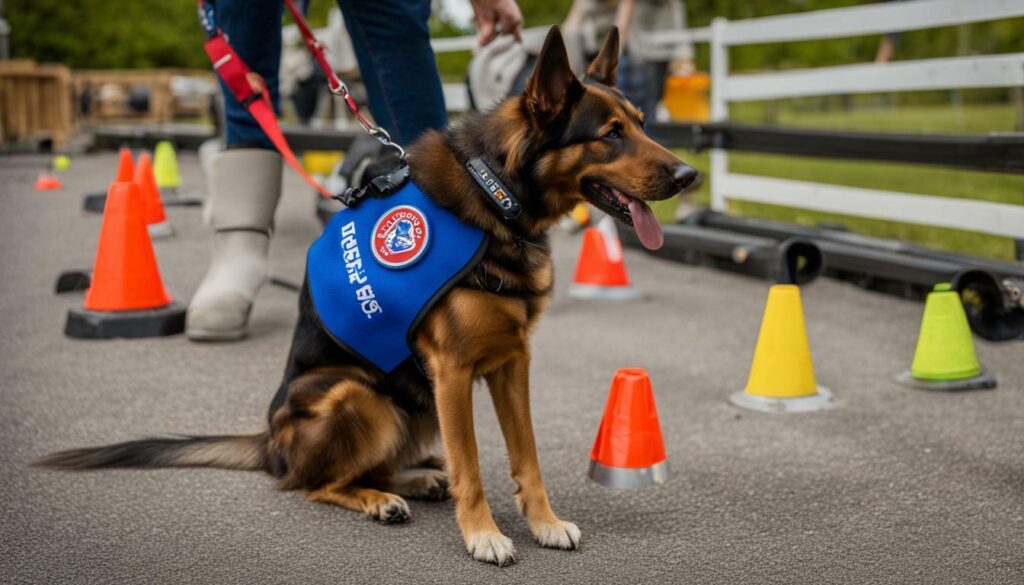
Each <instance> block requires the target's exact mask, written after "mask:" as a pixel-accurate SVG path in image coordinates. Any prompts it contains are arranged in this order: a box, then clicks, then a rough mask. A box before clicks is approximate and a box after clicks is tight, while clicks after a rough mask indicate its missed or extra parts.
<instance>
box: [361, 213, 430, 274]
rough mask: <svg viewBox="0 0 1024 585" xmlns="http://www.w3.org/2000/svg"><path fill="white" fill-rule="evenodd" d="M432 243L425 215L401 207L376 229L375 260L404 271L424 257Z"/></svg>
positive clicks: (386, 217)
mask: <svg viewBox="0 0 1024 585" xmlns="http://www.w3.org/2000/svg"><path fill="white" fill-rule="evenodd" d="M429 244H430V224H429V223H428V222H427V218H426V216H424V215H423V212H422V211H420V210H419V209H416V208H415V207H413V206H411V205H398V206H396V207H392V208H391V209H389V210H387V211H385V212H384V214H383V215H381V216H380V219H378V220H377V224H376V225H374V226H373V257H374V258H376V259H377V262H380V263H381V264H383V265H384V266H387V267H388V268H404V267H405V266H409V265H410V264H414V263H415V262H416V261H417V260H419V259H420V258H421V257H423V253H424V252H426V251H427V246H428V245H429Z"/></svg>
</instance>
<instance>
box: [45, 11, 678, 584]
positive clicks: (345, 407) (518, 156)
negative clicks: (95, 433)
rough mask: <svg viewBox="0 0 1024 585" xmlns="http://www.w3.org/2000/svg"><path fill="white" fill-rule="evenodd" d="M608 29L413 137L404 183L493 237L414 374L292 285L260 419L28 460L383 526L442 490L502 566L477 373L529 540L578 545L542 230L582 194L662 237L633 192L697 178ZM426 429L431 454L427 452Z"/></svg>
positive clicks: (673, 187) (479, 555) (422, 342)
mask: <svg viewBox="0 0 1024 585" xmlns="http://www.w3.org/2000/svg"><path fill="white" fill-rule="evenodd" d="M618 39H619V37H618V31H617V30H615V29H614V28H613V29H612V30H611V32H610V33H609V34H608V37H607V38H606V40H605V43H604V46H603V47H602V49H601V51H600V53H599V55H598V56H597V57H596V59H595V60H594V61H593V63H591V65H590V66H589V68H588V69H587V72H586V76H585V78H584V80H583V81H580V80H579V79H577V77H576V76H575V75H574V74H573V72H572V70H571V69H570V68H569V60H568V57H567V55H566V50H565V45H564V43H563V41H562V36H561V33H560V32H559V30H558V28H557V27H554V28H552V29H551V31H550V32H549V33H548V35H547V39H546V40H545V42H544V46H543V49H542V51H541V53H540V55H539V57H538V61H537V65H536V69H535V70H534V72H533V75H532V77H531V78H530V79H529V81H528V82H527V85H526V87H525V89H524V92H523V94H522V95H520V96H517V97H513V98H509V99H508V100H506V101H504V102H503V103H501V104H499V105H498V106H496V107H495V108H494V109H493V110H491V111H490V112H489V113H485V114H478V115H474V116H471V117H469V118H468V119H466V120H465V121H464V122H463V123H462V124H461V125H459V126H457V127H453V128H449V129H448V130H446V131H445V132H431V133H429V134H426V135H424V136H423V137H422V138H421V139H419V140H418V141H417V142H416V143H414V144H413V145H412V147H411V148H410V149H409V153H408V162H409V165H410V170H411V175H412V178H413V180H414V181H415V182H416V184H417V185H419V187H420V188H421V189H422V190H423V191H424V192H425V193H427V194H429V196H430V197H432V198H433V199H434V200H435V201H437V202H438V203H439V204H440V205H441V206H443V207H445V208H446V209H448V210H450V211H452V212H453V213H454V214H455V215H457V216H458V217H459V218H460V219H461V220H462V221H464V222H467V223H469V224H473V225H476V226H479V227H480V228H482V229H483V230H484V231H485V232H486V233H487V234H488V235H489V236H490V237H489V243H488V244H487V247H486V250H485V252H484V256H483V259H482V261H481V262H480V263H479V265H478V266H477V268H476V269H474V270H473V271H471V272H469V273H468V275H467V276H466V277H465V278H464V279H462V280H461V281H460V282H459V283H458V284H457V285H456V286H454V287H453V288H451V289H450V290H449V292H448V293H447V294H446V296H445V297H444V298H443V299H442V300H441V301H439V302H438V303H437V304H436V305H434V307H433V309H432V310H431V311H430V312H429V313H428V314H427V316H426V317H425V318H424V320H423V321H422V323H421V325H420V327H419V328H418V329H417V331H416V334H415V337H414V350H415V355H416V357H417V359H418V360H419V362H420V364H421V365H422V369H421V367H418V366H417V365H416V364H414V363H411V362H412V360H407V361H406V363H405V364H403V365H402V366H399V367H398V368H397V369H396V370H394V371H393V372H392V373H391V374H388V375H381V374H379V373H375V371H372V370H370V369H368V368H366V367H364V365H362V362H360V361H359V359H358V358H356V356H354V355H352V354H351V353H348V352H346V351H345V350H343V349H342V348H341V347H340V346H339V345H337V344H336V343H334V342H333V341H332V340H331V338H330V337H329V336H328V335H327V334H326V333H325V332H324V331H323V330H322V329H321V326H320V325H319V324H318V322H317V320H316V317H315V313H314V310H313V307H312V302H311V299H310V294H309V290H308V287H307V286H304V287H303V290H302V292H301V298H300V301H299V310H300V312H299V320H298V324H297V326H296V329H295V335H294V339H293V342H292V347H291V351H290V355H289V357H288V365H287V369H286V370H285V373H284V379H283V380H282V382H281V386H280V388H279V390H278V392H277V395H276V396H275V397H274V400H273V402H272V404H271V408H270V413H269V426H268V428H267V429H266V430H264V431H262V432H259V433H256V434H253V435H240V436H205V437H182V438H151V439H143V440H139V441H132V442H128V443H121V444H117V445H110V446H105V447H95V448H85V449H77V450H71V451H64V452H60V453H55V454H52V455H49V456H47V457H45V458H43V459H42V460H40V461H38V462H37V463H36V465H41V466H47V467H57V468H69V469H87V468H108V467H172V466H210V467H221V468H230V469H248V470H264V471H266V472H268V473H271V474H273V475H274V476H275V477H276V478H278V480H279V482H280V483H279V485H280V487H281V488H282V489H302V490H305V491H306V493H307V494H308V498H309V499H310V500H312V501H315V502H324V503H328V504H334V505H337V506H341V507H343V508H349V509H352V510H357V511H361V512H364V513H365V514H366V515H368V516H370V517H371V518H373V519H376V520H378V521H380V522H384V523H395V522H405V521H406V520H408V519H409V507H408V505H407V503H406V501H405V499H404V498H427V499H441V498H445V497H448V496H449V495H450V496H451V497H452V498H454V501H455V514H456V519H457V521H458V525H459V528H460V529H461V531H462V537H463V539H464V541H465V544H466V548H467V550H468V551H469V553H470V554H471V555H472V556H473V558H475V559H477V560H481V561H487V562H490V563H495V564H498V565H506V564H508V563H510V562H512V561H513V560H514V559H515V550H514V548H513V546H512V541H511V540H510V539H508V538H507V537H505V536H504V535H503V534H502V533H501V531H499V530H498V526H497V525H496V524H495V522H494V518H493V517H492V516H491V511H490V507H489V506H488V504H487V500H486V499H485V498H484V493H483V488H482V485H481V481H480V469H479V464H478V461H477V447H476V439H475V435H474V429H473V409H472V389H473V381H474V379H478V378H483V379H484V380H486V382H487V385H488V387H489V390H490V394H491V399H492V400H493V402H494V406H495V409H496V411H497V414H498V419H499V421H500V426H501V431H502V433H503V435H504V438H505V441H506V443H507V446H508V452H509V462H510V467H511V475H512V478H513V480H514V481H515V482H516V484H517V486H518V489H517V490H516V494H515V499H516V503H517V504H518V508H519V510H520V512H521V513H522V514H523V516H525V517H526V521H527V523H528V524H529V528H530V531H531V532H532V533H533V535H534V537H535V538H536V540H537V542H538V543H539V544H540V545H541V546H545V547H551V548H559V549H567V550H571V549H575V548H577V547H578V546H579V542H580V530H579V528H577V527H576V525H575V524H572V523H570V522H567V521H565V520H562V519H560V518H559V517H558V516H556V515H555V513H554V512H553V511H552V509H551V505H550V504H549V503H548V496H547V491H546V489H545V487H544V481H543V480H542V479H541V472H540V468H539V466H538V463H537V452H536V445H535V442H534V436H533V429H532V424H531V419H530V404H529V371H530V334H531V332H532V331H533V330H534V328H535V327H536V325H537V320H538V318H539V316H540V314H541V312H542V311H543V310H544V308H545V306H546V305H547V304H548V301H549V299H550V298H551V292H552V262H551V253H550V249H549V244H548V239H547V236H546V230H548V229H549V228H550V227H552V226H554V225H555V224H556V222H557V221H558V220H559V219H560V218H561V217H563V216H564V215H566V214H567V213H568V212H569V211H570V210H572V209H573V207H574V206H575V205H576V204H577V203H579V202H581V201H588V202H590V203H592V204H594V205H595V206H597V207H598V208H600V209H601V210H603V211H604V212H606V213H608V214H609V215H611V216H612V217H614V218H615V219H617V220H618V221H621V222H623V223H626V224H630V225H633V226H634V227H635V229H636V230H637V233H638V236H639V238H640V240H641V241H642V242H643V243H644V244H645V245H646V246H648V247H658V246H660V245H661V240H662V234H661V228H660V226H659V225H658V223H657V222H656V221H655V219H654V215H653V214H652V212H651V210H650V208H648V206H647V205H646V204H645V203H644V202H645V201H656V200H661V199H666V198H668V197H671V196H672V195H675V194H676V193H678V192H680V191H681V190H683V189H685V188H686V187H687V186H689V185H690V184H691V183H692V182H693V181H694V179H695V178H696V171H694V170H693V169H692V168H690V167H689V166H686V165H685V164H683V163H682V162H681V161H680V160H679V159H678V158H676V157H675V156H674V155H673V154H672V153H671V152H669V151H668V150H666V149H664V148H662V147H661V146H659V145H658V144H656V143H655V142H654V141H652V140H651V139H650V138H648V137H647V135H646V134H645V133H644V130H643V120H644V118H643V114H642V113H640V112H638V111H637V110H636V109H635V108H634V107H633V105H632V104H630V102H629V101H628V100H626V99H625V97H624V96H623V94H622V93H621V92H620V91H619V90H617V89H616V88H615V77H616V70H617V67H618V54H619V40H618ZM473 157H483V158H484V159H485V160H489V161H494V164H495V167H494V170H495V171H497V174H498V175H499V176H500V178H501V180H502V182H504V183H505V185H507V186H508V187H509V188H510V189H511V190H512V192H513V193H514V194H515V196H516V197H517V198H518V199H519V201H520V204H521V206H522V208H523V209H522V213H521V214H520V215H519V216H518V217H516V218H515V219H511V220H505V219H503V217H502V215H501V214H500V213H499V211H498V210H497V209H496V207H495V206H493V205H492V204H491V202H490V201H488V200H487V198H486V197H485V196H484V194H483V193H482V192H481V190H480V187H479V186H478V185H477V184H476V183H475V182H474V180H473V178H472V177H471V176H470V175H469V173H468V172H467V171H466V170H465V168H464V165H465V163H466V161H467V160H469V159H470V158H473ZM438 434H440V438H441V440H442V443H443V445H444V455H445V457H444V458H440V457H437V456H433V455H432V448H433V447H434V446H435V443H436V441H437V437H438Z"/></svg>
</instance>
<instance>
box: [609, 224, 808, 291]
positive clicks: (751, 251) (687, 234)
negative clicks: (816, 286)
mask: <svg viewBox="0 0 1024 585" xmlns="http://www.w3.org/2000/svg"><path fill="white" fill-rule="evenodd" d="M662 227H663V229H664V230H665V244H664V245H663V246H662V247H661V249H659V250H654V251H648V253H650V254H652V255H654V256H657V257H659V258H665V259H668V260H674V261H677V262H684V263H687V264H704V265H711V266H714V267H716V268H721V269H725V270H730V271H733V272H739V273H742V274H749V275H753V276H759V277H761V278H767V279H769V280H772V281H774V282H778V283H783V284H807V283H809V282H811V281H813V280H814V279H815V278H817V277H818V276H819V275H820V274H821V272H822V269H823V268H824V264H823V261H822V254H821V250H819V249H818V247H817V246H816V245H815V244H814V243H813V242H811V241H809V240H806V239H803V238H790V239H788V240H786V241H784V242H782V243H779V242H776V241H774V240H772V239H770V238H760V237H756V236H748V235H742V234H737V233H734V232H728V231H725V230H716V229H710V228H704V227H700V226H692V225H683V224H676V225H665V226H662ZM619 237H620V239H621V240H622V243H623V244H624V245H626V246H629V247H634V248H641V247H642V246H641V245H640V240H639V238H637V236H636V232H634V231H633V230H632V229H630V228H627V227H624V226H619Z"/></svg>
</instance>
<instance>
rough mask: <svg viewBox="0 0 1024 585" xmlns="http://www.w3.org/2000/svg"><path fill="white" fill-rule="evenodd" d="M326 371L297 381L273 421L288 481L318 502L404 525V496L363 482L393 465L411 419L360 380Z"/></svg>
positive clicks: (283, 482) (284, 482) (275, 450)
mask: <svg viewBox="0 0 1024 585" xmlns="http://www.w3.org/2000/svg"><path fill="white" fill-rule="evenodd" d="M324 378H325V373H324V372H317V373H311V374H309V375H307V376H302V377H299V378H297V379H295V380H294V381H293V382H292V383H291V385H290V388H289V400H288V402H287V403H286V404H285V405H283V406H281V407H280V409H279V410H278V412H277V413H276V414H275V416H274V420H273V422H272V423H271V428H272V432H273V439H272V446H271V450H272V452H273V453H274V455H275V456H276V457H279V458H281V459H283V460H284V461H283V465H281V467H282V473H281V485H282V486H283V487H285V488H299V487H301V488H306V489H307V490H308V492H309V493H308V497H309V499H310V500H311V501H315V502H323V503H327V504H334V505H337V506H341V507H343V508H349V509H351V510H356V511H360V512H364V513H365V514H366V515H367V516H370V517H371V518H373V519H375V520H379V521H381V522H385V523H393V522H404V521H405V520H407V519H408V518H409V506H408V505H407V504H406V502H405V500H403V499H402V498H401V497H400V496H398V495H396V494H392V493H388V492H385V491H381V490H377V489H373V488H370V487H365V486H364V485H362V483H363V482H362V481H361V479H362V478H364V476H368V475H372V474H375V473H376V472H377V470H382V469H394V468H395V467H396V466H397V462H396V459H397V456H398V454H399V452H400V451H401V447H402V445H404V444H405V443H406V429H405V418H406V416H405V415H404V414H403V413H402V412H401V411H400V410H399V409H398V408H397V407H396V406H395V405H394V403H392V401H391V399H390V398H387V397H385V396H381V395H380V394H377V393H376V392H374V391H373V390H371V389H370V388H369V387H368V386H367V385H365V384H363V383H362V382H361V381H358V380H355V379H352V378H347V377H341V378H338V379H335V380H325V379H324Z"/></svg>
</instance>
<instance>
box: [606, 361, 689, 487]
mask: <svg viewBox="0 0 1024 585" xmlns="http://www.w3.org/2000/svg"><path fill="white" fill-rule="evenodd" d="M668 475H669V470H668V460H667V459H666V457H665V442H664V440H662V438H661V426H660V425H659V424H658V410H657V408H655V406H654V391H653V390H652V389H651V378H650V377H649V376H648V375H647V372H646V371H644V370H643V369H641V368H623V369H621V370H618V371H616V372H615V376H614V377H613V378H612V387H611V391H610V392H609V393H608V403H607V404H606V405H605V408H604V417H603V418H602V419H601V427H600V428H599V429H598V431H597V438H596V439H595V440H594V448H593V449H591V451H590V468H589V469H588V470H587V477H589V478H590V479H592V480H594V481H596V482H597V483H599V484H601V485H603V486H605V487H612V488H641V487H647V486H651V485H655V484H661V483H665V482H666V481H668Z"/></svg>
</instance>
